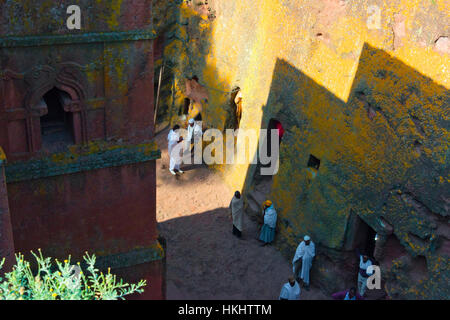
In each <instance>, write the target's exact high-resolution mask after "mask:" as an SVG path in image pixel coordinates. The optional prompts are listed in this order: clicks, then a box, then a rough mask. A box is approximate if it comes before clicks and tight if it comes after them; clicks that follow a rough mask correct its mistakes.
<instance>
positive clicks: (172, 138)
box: [167, 130, 181, 170]
mask: <svg viewBox="0 0 450 320" xmlns="http://www.w3.org/2000/svg"><path fill="white" fill-rule="evenodd" d="M179 139H180V135H179V134H178V133H176V132H175V131H173V130H170V132H169V135H168V136H167V140H168V145H167V149H168V152H169V159H170V170H174V169H177V170H180V164H181V161H180V160H181V159H180V155H179V154H178V155H177V154H176V152H173V151H174V148H175V146H176V145H177V144H178V140H179ZM175 151H176V150H175Z"/></svg>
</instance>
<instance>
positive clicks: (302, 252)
mask: <svg viewBox="0 0 450 320" xmlns="http://www.w3.org/2000/svg"><path fill="white" fill-rule="evenodd" d="M315 255H316V247H315V245H314V242H312V241H310V243H309V245H308V246H307V245H306V244H305V241H302V242H301V243H300V244H299V245H298V247H297V250H296V251H295V256H294V259H292V272H295V262H297V261H298V260H299V259H303V261H302V272H301V275H300V278H301V279H303V281H304V282H305V283H307V284H309V271H310V270H311V266H312V260H313V258H314V256H315ZM295 276H297V275H295Z"/></svg>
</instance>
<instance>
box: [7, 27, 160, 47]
mask: <svg viewBox="0 0 450 320" xmlns="http://www.w3.org/2000/svg"><path fill="white" fill-rule="evenodd" d="M155 38H156V32H155V31H154V30H133V31H120V32H89V33H82V34H64V35H39V36H6V37H0V48H15V47H34V46H51V45H61V44H77V43H94V42H117V41H138V40H153V39H155Z"/></svg>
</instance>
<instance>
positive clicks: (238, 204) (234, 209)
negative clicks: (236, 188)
mask: <svg viewBox="0 0 450 320" xmlns="http://www.w3.org/2000/svg"><path fill="white" fill-rule="evenodd" d="M230 208H231V215H232V216H233V224H234V226H235V227H236V228H237V229H238V230H239V231H242V217H243V215H244V200H243V199H242V198H240V199H238V198H236V197H233V199H232V200H231V203H230Z"/></svg>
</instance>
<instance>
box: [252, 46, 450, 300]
mask: <svg viewBox="0 0 450 320" xmlns="http://www.w3.org/2000/svg"><path fill="white" fill-rule="evenodd" d="M449 101H450V98H449V90H447V89H446V88H445V87H443V86H441V85H439V84H437V83H435V82H433V80H432V79H430V78H428V77H426V76H424V75H422V74H421V73H419V72H417V71H416V70H414V69H413V68H411V67H409V66H407V65H406V64H404V63H403V62H401V61H400V60H398V59H396V58H394V57H392V56H390V55H389V54H387V53H386V52H384V51H383V50H380V49H377V48H374V47H372V46H370V45H369V44H365V45H364V47H363V49H362V52H361V56H360V61H359V65H358V69H357V72H356V74H355V78H354V83H353V86H352V89H351V92H350V95H349V97H348V99H347V101H342V100H341V99H339V98H337V97H336V96H335V95H333V94H332V93H331V92H330V91H329V90H327V89H326V88H325V87H323V86H321V85H320V84H318V83H317V82H315V81H314V80H313V79H311V78H310V77H308V76H307V75H306V74H304V73H303V72H302V71H300V70H298V69H297V68H296V67H294V66H293V65H291V64H289V62H287V61H284V60H281V59H279V60H278V61H277V63H276V66H275V69H274V74H273V79H272V85H271V90H270V94H269V97H268V100H267V104H266V106H264V107H263V118H262V123H261V127H262V128H267V125H268V123H269V120H270V119H277V120H279V121H280V122H281V123H282V124H283V127H284V128H285V129H286V133H285V135H284V137H283V141H282V143H281V150H280V169H279V172H278V173H277V175H275V176H274V177H273V181H269V182H268V183H269V184H270V183H272V184H273V185H272V191H271V193H270V198H271V199H272V200H273V201H274V203H275V205H276V207H277V209H278V212H279V223H278V230H279V235H278V237H277V246H278V247H279V248H280V249H281V250H282V252H283V253H284V254H285V255H286V256H287V257H288V258H289V259H291V258H292V256H293V254H294V252H295V248H296V246H297V245H298V243H299V242H300V240H301V238H302V237H303V235H305V234H309V235H310V236H311V237H312V238H313V240H314V241H315V242H316V244H317V245H318V246H317V248H318V249H317V251H318V257H317V259H316V261H315V268H314V267H313V275H312V278H313V280H312V281H314V280H315V281H317V282H319V284H320V286H321V287H322V288H323V289H324V290H325V291H328V292H331V291H334V290H341V289H344V287H348V286H349V285H352V284H353V285H354V284H355V281H356V272H357V265H356V258H355V257H354V254H353V252H352V251H353V250H354V249H355V247H357V246H360V245H361V244H362V243H363V242H367V241H370V239H364V238H365V237H366V238H367V237H368V236H369V235H368V234H369V233H368V230H372V231H373V232H374V233H375V232H376V233H377V238H378V240H377V241H376V243H375V244H374V252H370V254H371V255H373V256H375V257H376V259H377V260H379V263H380V265H381V267H382V278H383V280H384V281H386V287H385V289H386V290H387V292H388V293H389V295H390V296H391V297H393V298H396V297H398V298H414V299H417V298H447V297H448V294H449V288H448V276H449V266H448V263H449V260H448V257H449V237H450V229H449V225H448V222H447V218H446V217H447V216H448V202H449V199H450V191H449V190H450V188H449V176H448V172H449V168H448V159H447V157H448V144H449V143H448V141H449V133H448V128H449V121H448V111H449ZM311 156H313V157H314V158H316V159H319V160H320V167H319V169H318V170H316V169H314V168H311V167H308V163H309V160H310V159H311ZM260 181H261V179H258V172H256V167H255V166H253V167H252V168H250V170H249V171H248V175H247V178H246V184H245V187H244V190H245V191H246V198H247V203H249V202H251V201H254V199H255V198H258V197H251V196H249V195H251V194H252V193H253V194H255V192H256V193H257V192H258V189H260V190H261V189H264V188H261V187H260V186H259V185H258V183H260ZM265 181H267V179H266V180H265ZM266 183H267V182H266ZM266 189H267V188H266ZM262 198H264V195H263V196H262ZM258 205H260V204H258ZM356 217H359V218H360V219H362V222H361V221H359V220H358V219H356ZM363 226H366V227H365V228H363ZM361 233H367V235H366V234H363V235H361ZM420 257H422V258H420ZM420 259H424V260H426V266H425V267H424V268H425V273H426V275H424V274H423V272H422V275H421V276H420V277H418V276H417V274H418V272H417V270H418V269H423V268H422V267H420V268H419V267H417V266H418V265H424V264H423V263H421V262H420V261H422V260H420ZM419 260H420V261H419ZM384 281H383V283H384Z"/></svg>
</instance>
